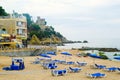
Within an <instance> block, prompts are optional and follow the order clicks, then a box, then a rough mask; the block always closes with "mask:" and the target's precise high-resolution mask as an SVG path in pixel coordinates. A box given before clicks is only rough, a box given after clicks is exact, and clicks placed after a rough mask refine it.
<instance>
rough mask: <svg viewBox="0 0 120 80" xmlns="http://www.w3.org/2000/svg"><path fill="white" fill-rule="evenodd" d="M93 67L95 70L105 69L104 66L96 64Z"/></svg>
mask: <svg viewBox="0 0 120 80" xmlns="http://www.w3.org/2000/svg"><path fill="white" fill-rule="evenodd" d="M94 67H96V68H97V69H105V68H106V66H105V65H98V64H95V65H94Z"/></svg>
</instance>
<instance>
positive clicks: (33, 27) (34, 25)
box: [29, 24, 41, 32]
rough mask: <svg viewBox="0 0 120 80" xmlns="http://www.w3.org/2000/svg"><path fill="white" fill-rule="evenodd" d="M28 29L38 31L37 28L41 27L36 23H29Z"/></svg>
mask: <svg viewBox="0 0 120 80" xmlns="http://www.w3.org/2000/svg"><path fill="white" fill-rule="evenodd" d="M29 30H30V31H36V32H38V31H39V30H41V28H40V27H39V25H37V24H31V25H30V29H29Z"/></svg>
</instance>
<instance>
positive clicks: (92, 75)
mask: <svg viewBox="0 0 120 80" xmlns="http://www.w3.org/2000/svg"><path fill="white" fill-rule="evenodd" d="M105 76H106V75H105V74H103V73H99V72H98V73H92V74H90V73H89V74H88V73H87V77H91V78H100V77H105Z"/></svg>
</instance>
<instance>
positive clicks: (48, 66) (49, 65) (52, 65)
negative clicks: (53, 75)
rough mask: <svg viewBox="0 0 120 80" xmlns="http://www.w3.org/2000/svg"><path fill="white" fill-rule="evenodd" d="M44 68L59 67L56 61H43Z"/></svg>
mask: <svg viewBox="0 0 120 80" xmlns="http://www.w3.org/2000/svg"><path fill="white" fill-rule="evenodd" d="M42 66H43V68H44V69H55V68H57V65H56V63H43V65H42Z"/></svg>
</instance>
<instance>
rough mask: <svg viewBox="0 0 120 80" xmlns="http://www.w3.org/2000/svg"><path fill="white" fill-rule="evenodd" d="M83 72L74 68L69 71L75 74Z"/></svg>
mask: <svg viewBox="0 0 120 80" xmlns="http://www.w3.org/2000/svg"><path fill="white" fill-rule="evenodd" d="M81 70H82V69H81V68H72V67H69V71H70V72H73V73H77V72H80V71H81Z"/></svg>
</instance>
